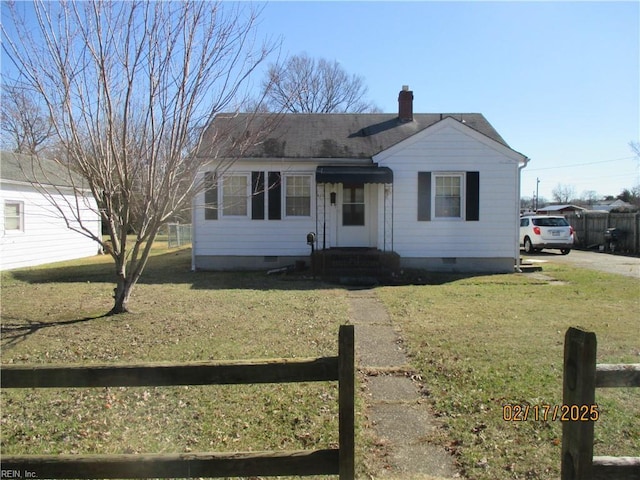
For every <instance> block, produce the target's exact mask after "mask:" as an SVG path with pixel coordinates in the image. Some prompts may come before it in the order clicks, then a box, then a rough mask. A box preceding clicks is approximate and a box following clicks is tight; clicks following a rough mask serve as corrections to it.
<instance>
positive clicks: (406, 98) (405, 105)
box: [398, 85, 413, 122]
mask: <svg viewBox="0 0 640 480" xmlns="http://www.w3.org/2000/svg"><path fill="white" fill-rule="evenodd" d="M398 118H399V119H400V121H401V122H412V121H413V92H412V91H411V90H409V85H403V86H402V90H401V91H400V94H399V95H398Z"/></svg>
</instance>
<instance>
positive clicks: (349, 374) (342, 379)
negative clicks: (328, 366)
mask: <svg viewBox="0 0 640 480" xmlns="http://www.w3.org/2000/svg"><path fill="white" fill-rule="evenodd" d="M354 362H355V356H354V334H353V325H341V326H340V331H339V334H338V389H339V391H338V404H339V412H338V424H339V425H338V428H339V434H338V436H339V442H340V454H339V455H340V456H339V465H338V471H339V474H340V480H353V479H354V478H355V366H354Z"/></svg>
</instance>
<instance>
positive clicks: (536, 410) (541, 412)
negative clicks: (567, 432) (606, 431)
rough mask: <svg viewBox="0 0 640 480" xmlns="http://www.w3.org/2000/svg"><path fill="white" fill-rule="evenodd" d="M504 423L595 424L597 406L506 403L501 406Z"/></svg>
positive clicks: (598, 415) (597, 416)
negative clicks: (558, 422) (557, 421)
mask: <svg viewBox="0 0 640 480" xmlns="http://www.w3.org/2000/svg"><path fill="white" fill-rule="evenodd" d="M502 419H503V420H504V421H505V422H527V421H533V422H549V421H551V422H555V421H556V420H560V421H561V422H597V421H598V420H599V419H600V411H599V410H598V405H597V404H593V405H545V404H542V405H527V404H523V405H520V404H513V403H507V404H505V405H503V406H502Z"/></svg>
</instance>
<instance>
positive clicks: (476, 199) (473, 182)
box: [465, 172, 480, 222]
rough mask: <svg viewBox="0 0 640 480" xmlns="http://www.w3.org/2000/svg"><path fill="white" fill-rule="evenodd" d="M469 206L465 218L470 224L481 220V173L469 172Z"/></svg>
mask: <svg viewBox="0 0 640 480" xmlns="http://www.w3.org/2000/svg"><path fill="white" fill-rule="evenodd" d="M466 197H467V205H466V215H465V218H466V220H467V221H469V222H477V221H478V220H480V172H467V195H466Z"/></svg>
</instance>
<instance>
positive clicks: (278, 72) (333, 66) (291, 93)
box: [263, 53, 378, 113]
mask: <svg viewBox="0 0 640 480" xmlns="http://www.w3.org/2000/svg"><path fill="white" fill-rule="evenodd" d="M263 89H264V92H265V102H266V106H267V108H268V109H269V110H270V111H275V112H280V111H284V112H291V113H345V112H351V113H362V112H376V111H378V108H377V107H376V106H375V105H374V104H373V103H371V102H368V101H366V100H365V99H364V97H365V95H366V93H367V88H366V87H365V85H364V80H363V78H362V77H360V76H357V75H349V74H347V72H346V71H345V70H344V69H343V68H342V66H341V65H340V64H339V63H338V62H336V61H329V60H325V59H323V58H321V59H319V60H314V59H312V58H310V57H308V56H307V55H306V54H304V53H303V54H300V55H294V56H292V57H290V58H289V59H288V60H286V61H285V62H284V63H281V64H272V65H271V66H270V67H269V71H268V73H267V78H266V80H265V81H264V83H263Z"/></svg>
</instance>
